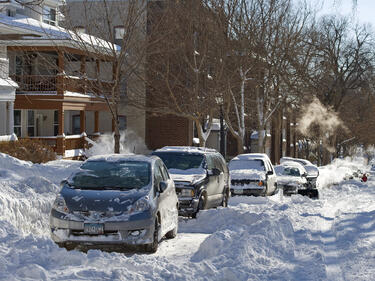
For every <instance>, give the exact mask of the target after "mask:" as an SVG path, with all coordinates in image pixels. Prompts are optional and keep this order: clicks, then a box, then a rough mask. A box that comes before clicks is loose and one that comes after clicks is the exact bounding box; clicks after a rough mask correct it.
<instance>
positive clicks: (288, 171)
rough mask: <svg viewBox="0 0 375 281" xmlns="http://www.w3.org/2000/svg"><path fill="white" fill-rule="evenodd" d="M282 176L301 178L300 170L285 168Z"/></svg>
mask: <svg viewBox="0 0 375 281" xmlns="http://www.w3.org/2000/svg"><path fill="white" fill-rule="evenodd" d="M282 174H283V175H284V176H293V177H300V176H301V174H300V172H299V170H298V168H293V167H285V168H284V171H283V173H282Z"/></svg>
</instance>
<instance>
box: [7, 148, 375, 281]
mask: <svg viewBox="0 0 375 281" xmlns="http://www.w3.org/2000/svg"><path fill="white" fill-rule="evenodd" d="M351 163H353V162H351ZM354 163H356V162H354ZM344 164H345V165H346V166H350V165H349V162H348V161H347V160H346V161H343V162H342V164H337V162H336V164H335V163H334V164H333V165H331V166H329V167H325V169H327V173H326V171H325V169H322V172H321V178H320V180H321V182H322V183H323V184H324V183H331V178H332V175H333V173H336V172H337V170H339V169H340V165H342V166H344ZM78 165H79V162H75V161H54V162H51V163H48V164H46V165H33V164H31V163H28V162H24V161H18V160H16V159H14V158H11V157H9V156H7V155H4V154H0V279H1V280H27V279H38V280H49V279H52V280H371V279H372V277H373V276H375V269H373V264H374V262H375V255H374V253H375V251H374V250H375V223H374V222H373V219H372V217H373V215H374V214H375V204H373V202H374V201H375V180H374V181H372V179H371V177H370V180H369V182H368V183H361V182H359V181H358V180H350V181H342V182H341V183H340V180H339V179H337V180H335V183H336V184H335V185H332V186H331V187H330V188H323V187H322V185H321V187H320V199H319V200H311V199H310V198H308V197H302V196H300V195H297V196H292V197H282V196H281V195H280V194H277V195H274V196H272V197H268V198H261V197H258V198H256V197H233V198H231V199H230V206H229V208H218V209H211V210H207V211H202V212H201V213H200V215H199V217H198V219H195V220H193V219H191V220H187V219H180V225H179V234H178V236H177V238H175V239H172V240H164V241H163V242H162V243H161V245H160V248H159V250H158V252H157V253H156V254H152V255H148V254H142V253H125V254H124V253H105V252H101V251H89V252H88V253H87V254H85V253H82V252H79V251H70V252H68V251H66V250H65V249H60V248H58V247H57V246H56V245H55V244H54V243H53V242H52V241H51V239H50V238H49V229H48V215H49V209H50V207H51V205H52V203H53V200H54V198H55V194H56V193H57V192H58V190H59V182H60V181H61V180H62V179H64V178H66V177H67V176H68V175H69V174H70V173H71V171H72V170H74V169H75V168H76V167H77V166H78ZM335 167H336V168H335ZM356 168H357V164H354V165H353V167H352V170H353V171H354V170H355V169H356ZM328 171H329V172H328ZM338 174H339V175H340V174H341V172H338Z"/></svg>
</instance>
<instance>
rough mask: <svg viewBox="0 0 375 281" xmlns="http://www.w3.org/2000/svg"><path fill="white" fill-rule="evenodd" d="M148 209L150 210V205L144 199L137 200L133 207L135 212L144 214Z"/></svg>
mask: <svg viewBox="0 0 375 281" xmlns="http://www.w3.org/2000/svg"><path fill="white" fill-rule="evenodd" d="M148 209H150V203H149V202H148V200H146V199H144V198H141V199H139V200H137V201H136V202H135V203H134V204H133V207H132V211H133V212H144V211H146V210H148Z"/></svg>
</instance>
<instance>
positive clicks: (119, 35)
mask: <svg viewBox="0 0 375 281" xmlns="http://www.w3.org/2000/svg"><path fill="white" fill-rule="evenodd" d="M114 33H115V34H114V35H115V41H116V40H122V39H123V38H124V35H125V28H124V27H123V26H115V28H114Z"/></svg>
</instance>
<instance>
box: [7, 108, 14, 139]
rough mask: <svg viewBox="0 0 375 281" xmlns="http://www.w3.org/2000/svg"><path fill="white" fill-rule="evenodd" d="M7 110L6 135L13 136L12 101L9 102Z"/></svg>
mask: <svg viewBox="0 0 375 281" xmlns="http://www.w3.org/2000/svg"><path fill="white" fill-rule="evenodd" d="M7 108H8V135H12V134H14V101H9V102H8V104H7Z"/></svg>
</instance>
